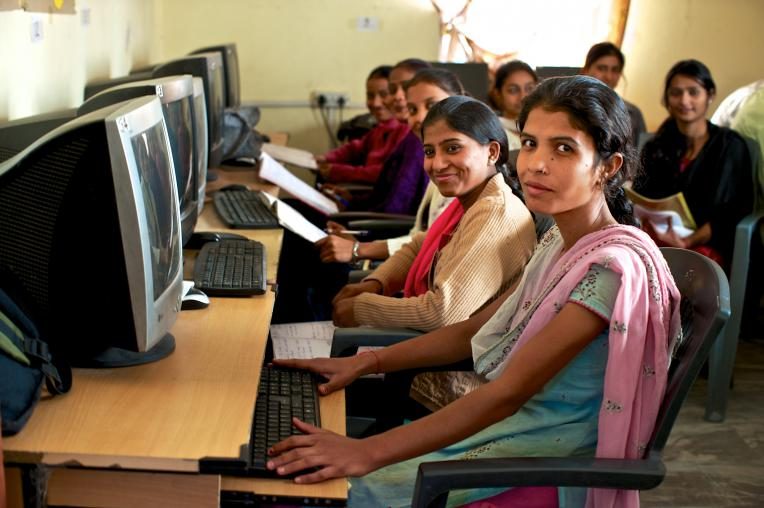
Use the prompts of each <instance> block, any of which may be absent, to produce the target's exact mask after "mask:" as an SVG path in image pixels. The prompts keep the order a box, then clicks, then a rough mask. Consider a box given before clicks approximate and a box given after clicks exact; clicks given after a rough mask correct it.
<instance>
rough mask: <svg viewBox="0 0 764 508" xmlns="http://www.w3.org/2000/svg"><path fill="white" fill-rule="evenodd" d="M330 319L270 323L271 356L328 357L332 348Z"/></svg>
mask: <svg viewBox="0 0 764 508" xmlns="http://www.w3.org/2000/svg"><path fill="white" fill-rule="evenodd" d="M334 328H335V326H334V324H332V322H331V321H316V322H313V323H286V324H281V325H271V340H272V342H273V356H274V358H277V359H282V358H297V359H308V358H328V357H329V354H330V353H331V350H332V338H333V337H334Z"/></svg>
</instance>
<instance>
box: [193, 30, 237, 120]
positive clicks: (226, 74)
mask: <svg viewBox="0 0 764 508" xmlns="http://www.w3.org/2000/svg"><path fill="white" fill-rule="evenodd" d="M199 53H220V56H221V57H222V58H223V78H224V81H225V91H226V93H225V107H226V108H238V107H239V106H240V105H241V78H240V75H239V56H238V52H237V51H236V44H235V43H229V44H220V45H218V46H208V47H206V48H200V49H197V50H194V51H192V52H191V53H189V54H190V55H196V54H199Z"/></svg>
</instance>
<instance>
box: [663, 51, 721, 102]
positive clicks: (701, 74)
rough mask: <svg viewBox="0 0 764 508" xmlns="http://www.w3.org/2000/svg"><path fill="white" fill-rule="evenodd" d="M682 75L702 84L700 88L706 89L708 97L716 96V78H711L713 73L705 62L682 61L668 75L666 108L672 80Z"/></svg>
mask: <svg viewBox="0 0 764 508" xmlns="http://www.w3.org/2000/svg"><path fill="white" fill-rule="evenodd" d="M680 74H681V75H682V76H687V77H689V78H692V79H694V80H695V81H697V82H698V83H700V86H702V87H703V88H705V90H706V92H708V95H715V94H716V83H714V78H712V77H711V71H710V70H708V67H706V66H705V64H704V63H703V62H700V61H698V60H693V59H689V60H680V61H679V62H677V63H675V64H674V66H673V67H672V68H671V69H669V71H668V74H666V82H665V84H664V85H663V105H664V106H665V105H667V104H668V90H669V87H670V86H671V80H672V79H674V77H675V76H677V75H680Z"/></svg>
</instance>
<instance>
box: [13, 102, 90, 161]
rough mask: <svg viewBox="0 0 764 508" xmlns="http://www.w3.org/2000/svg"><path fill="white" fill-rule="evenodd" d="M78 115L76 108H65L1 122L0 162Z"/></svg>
mask: <svg viewBox="0 0 764 508" xmlns="http://www.w3.org/2000/svg"><path fill="white" fill-rule="evenodd" d="M76 116H77V110H76V109H65V110H61V111H55V112H52V113H44V114H41V115H34V116H29V117H26V118H20V119H18V120H13V121H11V122H6V123H3V124H0V162H3V161H5V160H8V159H10V158H11V157H13V156H14V155H16V154H18V153H19V152H21V151H22V150H24V149H25V148H26V147H28V146H29V145H31V144H32V143H34V142H35V141H37V140H38V139H39V138H40V137H42V136H43V135H44V134H46V133H48V132H50V131H52V130H53V129H55V128H56V127H59V126H61V125H63V124H65V123H66V122H69V121H70V120H73V119H74V118H75V117H76Z"/></svg>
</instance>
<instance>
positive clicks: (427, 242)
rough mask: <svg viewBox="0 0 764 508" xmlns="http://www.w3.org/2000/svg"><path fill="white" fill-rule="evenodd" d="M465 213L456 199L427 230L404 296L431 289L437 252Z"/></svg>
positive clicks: (409, 274) (408, 277)
mask: <svg viewBox="0 0 764 508" xmlns="http://www.w3.org/2000/svg"><path fill="white" fill-rule="evenodd" d="M463 215H464V208H462V204H461V203H460V202H459V200H458V199H455V200H453V201H452V202H451V204H450V205H448V208H446V209H445V210H443V213H441V214H440V216H439V217H438V218H437V220H436V221H435V222H434V223H433V224H432V226H430V229H428V230H427V236H425V238H424V243H422V248H421V249H419V253H418V254H417V255H416V258H415V259H414V262H413V263H412V265H411V268H410V269H409V273H408V275H407V276H406V284H405V285H404V286H403V296H404V297H406V298H409V297H411V296H419V295H423V294H425V293H426V292H427V291H429V289H430V288H429V285H428V284H427V279H428V276H429V273H430V268H431V267H432V260H433V259H434V258H435V254H436V253H437V252H438V251H439V250H440V249H441V248H443V246H444V245H445V244H442V242H443V240H444V239H446V238H448V235H450V234H451V232H452V231H453V230H454V228H456V225H457V224H459V221H460V220H461V218H462V216H463Z"/></svg>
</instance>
